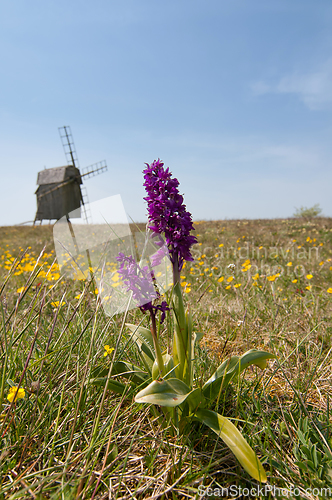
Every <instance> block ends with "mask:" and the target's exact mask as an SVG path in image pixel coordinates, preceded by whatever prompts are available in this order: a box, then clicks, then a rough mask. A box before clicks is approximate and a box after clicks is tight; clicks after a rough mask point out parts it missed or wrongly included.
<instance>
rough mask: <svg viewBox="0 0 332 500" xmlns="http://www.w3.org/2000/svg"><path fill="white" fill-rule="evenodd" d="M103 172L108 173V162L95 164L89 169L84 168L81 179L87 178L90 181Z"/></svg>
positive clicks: (103, 161)
mask: <svg viewBox="0 0 332 500" xmlns="http://www.w3.org/2000/svg"><path fill="white" fill-rule="evenodd" d="M103 172H107V165H106V160H102V161H99V162H98V163H94V164H93V165H90V166H89V167H85V168H83V169H82V173H81V177H86V178H87V179H89V178H90V177H94V176H95V175H99V174H102V173H103Z"/></svg>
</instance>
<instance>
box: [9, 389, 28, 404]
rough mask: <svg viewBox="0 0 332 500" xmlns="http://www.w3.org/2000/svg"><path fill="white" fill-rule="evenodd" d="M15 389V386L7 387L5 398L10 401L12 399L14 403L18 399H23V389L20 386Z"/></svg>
mask: <svg viewBox="0 0 332 500" xmlns="http://www.w3.org/2000/svg"><path fill="white" fill-rule="evenodd" d="M17 389H18V388H17V387H11V388H10V389H9V394H8V396H7V399H8V401H9V402H10V403H12V402H13V401H14V403H16V401H17V400H18V399H23V398H24V397H25V390H24V389H23V388H22V387H20V388H19V389H18V390H17Z"/></svg>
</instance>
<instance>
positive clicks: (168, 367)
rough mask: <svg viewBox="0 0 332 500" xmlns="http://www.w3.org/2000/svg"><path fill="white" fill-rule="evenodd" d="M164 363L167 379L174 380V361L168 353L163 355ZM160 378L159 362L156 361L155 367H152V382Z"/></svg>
mask: <svg viewBox="0 0 332 500" xmlns="http://www.w3.org/2000/svg"><path fill="white" fill-rule="evenodd" d="M163 363H164V367H165V374H166V375H165V378H172V377H174V372H175V370H174V361H173V358H172V356H170V355H169V354H168V353H166V354H163ZM158 377H159V366H158V363H157V360H155V361H154V363H153V366H152V380H156V379H157V378H158Z"/></svg>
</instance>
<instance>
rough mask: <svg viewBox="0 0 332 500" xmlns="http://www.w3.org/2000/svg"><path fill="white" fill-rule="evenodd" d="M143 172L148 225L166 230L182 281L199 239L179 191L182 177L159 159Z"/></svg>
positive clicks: (175, 274)
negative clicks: (185, 264)
mask: <svg viewBox="0 0 332 500" xmlns="http://www.w3.org/2000/svg"><path fill="white" fill-rule="evenodd" d="M146 165H147V168H146V169H145V170H144V171H143V173H144V180H145V182H144V187H145V190H146V192H147V196H146V198H144V200H145V201H146V202H147V204H148V217H149V222H150V225H149V228H150V229H151V230H152V231H154V232H155V233H157V234H162V233H163V234H164V235H165V239H166V243H167V246H168V249H169V254H170V259H171V261H172V264H173V276H174V284H175V283H177V282H178V281H179V271H181V269H182V266H183V262H184V261H185V260H189V261H192V260H194V259H193V257H192V255H191V253H190V247H191V246H192V245H193V244H194V243H197V239H196V237H195V236H192V235H191V234H190V231H191V230H193V229H194V227H193V223H192V218H191V214H190V212H188V211H187V210H186V206H185V205H184V203H183V196H181V195H180V193H179V191H178V186H179V181H178V180H177V179H176V178H172V174H171V173H170V172H169V169H168V168H166V169H164V163H162V162H161V161H160V160H159V159H158V160H155V161H154V162H152V163H151V165H149V164H148V163H146Z"/></svg>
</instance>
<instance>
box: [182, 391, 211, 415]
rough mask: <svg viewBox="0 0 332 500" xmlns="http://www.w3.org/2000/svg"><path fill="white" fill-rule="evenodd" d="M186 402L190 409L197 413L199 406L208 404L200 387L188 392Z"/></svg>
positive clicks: (202, 406)
mask: <svg viewBox="0 0 332 500" xmlns="http://www.w3.org/2000/svg"><path fill="white" fill-rule="evenodd" d="M184 404H188V405H189V408H190V411H191V412H192V413H195V412H196V411H197V410H198V409H199V408H204V407H205V405H206V400H205V397H204V395H203V393H202V391H201V389H200V388H197V389H194V390H193V391H191V392H190V394H188V396H187V398H186V400H185V401H184Z"/></svg>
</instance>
